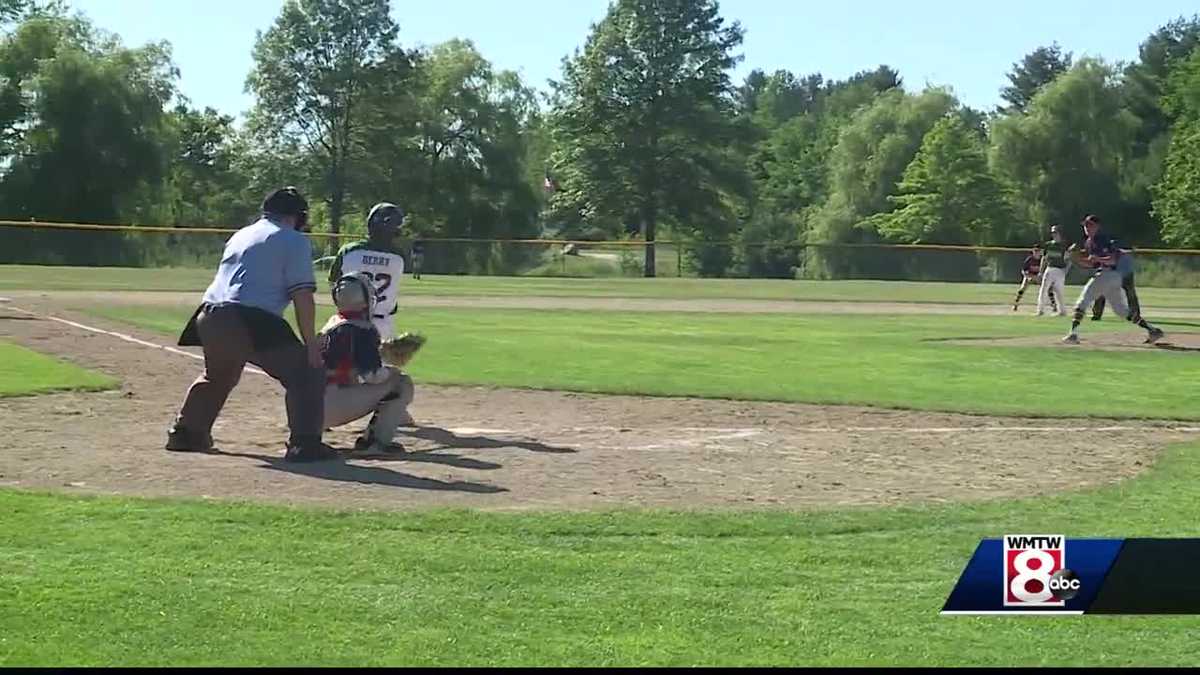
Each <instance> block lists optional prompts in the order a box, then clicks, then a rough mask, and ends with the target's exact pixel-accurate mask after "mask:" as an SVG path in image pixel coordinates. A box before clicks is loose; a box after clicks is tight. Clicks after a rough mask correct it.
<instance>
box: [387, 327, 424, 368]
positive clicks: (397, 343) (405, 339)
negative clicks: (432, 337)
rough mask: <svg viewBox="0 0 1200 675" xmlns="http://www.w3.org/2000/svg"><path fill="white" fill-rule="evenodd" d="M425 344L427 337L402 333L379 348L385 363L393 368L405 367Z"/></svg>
mask: <svg viewBox="0 0 1200 675" xmlns="http://www.w3.org/2000/svg"><path fill="white" fill-rule="evenodd" d="M424 344H425V337H424V336H423V335H420V334H418V333H402V334H401V335H399V336H397V337H394V338H392V339H391V340H386V341H384V342H383V343H382V344H381V345H380V346H379V354H380V356H382V357H383V362H384V363H387V364H390V365H393V366H404V365H405V364H407V363H408V362H409V361H410V360H412V357H413V355H414V354H416V353H417V351H418V350H419V349H421V347H422V346H423V345H424Z"/></svg>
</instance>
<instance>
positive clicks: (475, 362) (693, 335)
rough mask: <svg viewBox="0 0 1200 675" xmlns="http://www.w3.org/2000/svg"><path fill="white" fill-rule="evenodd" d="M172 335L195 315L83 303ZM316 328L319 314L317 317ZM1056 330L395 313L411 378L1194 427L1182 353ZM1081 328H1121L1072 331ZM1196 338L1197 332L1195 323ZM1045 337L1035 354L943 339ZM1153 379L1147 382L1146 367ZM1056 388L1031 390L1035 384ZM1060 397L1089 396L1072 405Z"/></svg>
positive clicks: (708, 317)
mask: <svg viewBox="0 0 1200 675" xmlns="http://www.w3.org/2000/svg"><path fill="white" fill-rule="evenodd" d="M79 309H80V310H81V311H84V312H88V313H91V314H94V315H96V316H101V317H104V318H107V319H113V320H117V321H122V322H126V323H129V324H132V325H136V326H140V327H142V328H148V329H150V330H155V331H158V332H160V333H162V334H163V335H164V337H174V336H176V335H178V334H179V331H180V329H181V328H182V326H183V325H184V323H185V322H186V321H187V319H188V317H189V316H191V312H192V310H193V309H194V308H192V307H188V306H186V305H180V306H179V307H176V308H174V309H172V308H169V307H168V308H164V307H161V306H138V305H112V306H108V307H102V306H94V305H89V306H82V305H81V306H80V307H79ZM319 311H323V312H324V313H323V314H322V317H321V321H324V318H325V316H327V315H328V312H329V309H328V308H323V309H321V310H319ZM1065 326H1066V324H1065V323H1063V322H1062V321H1060V320H1050V319H1043V320H1041V321H1035V320H1032V319H1029V318H1027V317H983V316H921V315H908V316H899V317H884V316H861V315H849V316H833V315H818V316H798V315H783V314H760V315H744V314H711V313H667V312H654V313H642V314H634V313H621V312H605V311H591V312H569V311H559V310H554V311H548V310H484V309H473V308H464V309H440V308H439V309H432V308H419V309H414V310H406V311H405V312H404V314H403V317H402V324H401V327H402V328H403V329H405V330H419V331H421V332H423V333H425V334H426V335H427V336H428V337H429V339H430V343H429V346H428V347H426V348H425V349H424V350H423V351H422V352H421V354H420V356H419V357H418V358H417V359H415V360H414V361H413V364H412V366H411V368H410V369H411V371H412V372H413V373H414V376H415V377H417V379H418V380H419V381H421V382H427V383H436V384H465V385H475V384H482V385H495V386H505V387H524V388H534V389H561V390H570V391H583V392H594V393H617V394H651V395H661V396H697V397H708V398H730V399H743V400H774V401H792V402H803V403H834V404H860V405H875V406H885V407H894V408H909V409H914V410H950V411H959V412H972V413H990V414H1000V415H1032V416H1098V417H1145V418H1173V419H1200V409H1197V408H1196V406H1194V405H1193V399H1192V392H1193V391H1194V388H1195V383H1196V381H1197V380H1198V379H1200V368H1198V367H1197V364H1196V361H1195V359H1194V358H1193V354H1190V353H1174V352H1157V351H1152V350H1146V351H1145V352H1136V353H1134V352H1112V351H1104V352H1102V351H1094V350H1084V349H1066V348H1062V347H1060V346H1059V345H1057V344H1056V343H1055V341H1056V340H1057V339H1058V337H1060V336H1061V334H1062V333H1063V332H1064V330H1065ZM1085 328H1086V331H1087V332H1085V334H1084V335H1085V337H1086V336H1087V335H1088V334H1092V335H1095V334H1097V333H1101V332H1105V333H1109V332H1114V331H1123V332H1125V333H1127V334H1128V335H1129V337H1130V339H1131V340H1133V341H1134V342H1136V341H1138V340H1140V339H1141V337H1142V336H1141V335H1140V334H1139V333H1138V332H1137V329H1135V328H1133V327H1131V326H1128V325H1127V324H1122V323H1116V322H1107V323H1103V322H1102V323H1101V324H1098V325H1097V324H1092V323H1090V322H1089V325H1087V326H1085ZM1192 330H1195V329H1192ZM1024 336H1044V337H1045V345H1046V346H1029V347H1024V346H1021V347H993V346H981V345H977V344H969V343H968V344H949V343H946V342H943V341H942V340H944V339H946V338H1004V337H1024ZM1151 372H1152V373H1154V376H1153V377H1147V376H1146V374H1147V373H1151ZM1048 381H1049V382H1057V383H1058V384H1059V385H1061V386H1043V385H1042V384H1041V383H1043V382H1048ZM1064 387H1066V388H1069V389H1070V390H1074V391H1079V392H1086V395H1080V396H1072V395H1067V394H1066V393H1065V392H1064Z"/></svg>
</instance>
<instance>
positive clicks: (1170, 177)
mask: <svg viewBox="0 0 1200 675" xmlns="http://www.w3.org/2000/svg"><path fill="white" fill-rule="evenodd" d="M1154 214H1155V215H1156V216H1157V217H1158V218H1159V219H1160V220H1161V221H1162V238H1163V241H1165V242H1167V243H1169V244H1172V245H1174V246H1183V247H1188V248H1196V247H1197V246H1200V119H1193V120H1189V121H1187V122H1184V123H1182V124H1181V125H1179V127H1178V128H1177V129H1176V130H1175V133H1174V135H1173V137H1172V138H1171V149H1170V152H1169V153H1168V155H1167V162H1166V171H1165V172H1164V174H1163V179H1162V181H1161V182H1160V183H1159V184H1158V185H1156V186H1155V189H1154Z"/></svg>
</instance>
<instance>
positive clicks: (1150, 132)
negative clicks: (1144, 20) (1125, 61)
mask: <svg viewBox="0 0 1200 675" xmlns="http://www.w3.org/2000/svg"><path fill="white" fill-rule="evenodd" d="M1198 46H1200V15H1197V16H1193V17H1192V18H1190V19H1186V18H1182V17H1180V18H1178V19H1176V20H1174V21H1171V22H1170V23H1168V24H1166V25H1165V26H1163V27H1162V28H1159V29H1158V30H1157V31H1155V32H1154V33H1152V34H1151V35H1150V36H1149V37H1148V38H1146V40H1145V41H1144V42H1142V44H1141V46H1140V47H1139V48H1138V60H1137V61H1135V62H1134V63H1131V64H1130V65H1129V66H1127V67H1126V68H1125V72H1124V78H1123V88H1122V94H1123V98H1124V100H1125V106H1126V107H1127V108H1128V109H1129V110H1130V111H1131V112H1132V113H1133V114H1134V115H1136V116H1137V117H1138V119H1139V120H1141V124H1140V125H1139V127H1138V131H1137V143H1138V146H1139V154H1145V153H1146V152H1147V148H1148V147H1149V146H1150V145H1151V144H1152V143H1153V142H1154V141H1155V140H1156V139H1158V138H1160V137H1161V136H1162V135H1163V134H1165V133H1167V130H1168V129H1169V128H1170V126H1171V122H1172V116H1171V114H1170V112H1169V111H1167V110H1165V109H1164V107H1163V96H1164V94H1165V93H1166V91H1167V87H1168V84H1167V80H1168V79H1169V77H1170V75H1171V71H1172V68H1173V67H1174V66H1175V65H1176V64H1178V63H1180V62H1182V61H1184V60H1186V59H1187V58H1188V57H1189V56H1190V55H1191V54H1192V53H1193V52H1194V51H1195V50H1196V48H1197V47H1198Z"/></svg>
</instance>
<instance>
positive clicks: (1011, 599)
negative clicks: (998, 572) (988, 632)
mask: <svg viewBox="0 0 1200 675" xmlns="http://www.w3.org/2000/svg"><path fill="white" fill-rule="evenodd" d="M1066 544H1067V540H1066V537H1064V536H1063V535H1061V534H1006V535H1004V606H1005V607H1062V606H1064V605H1066V604H1067V600H1070V599H1071V598H1073V597H1075V596H1076V595H1078V594H1079V588H1080V586H1079V577H1078V576H1077V575H1076V574H1075V573H1074V572H1072V571H1071V570H1069V569H1067V545H1066Z"/></svg>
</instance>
